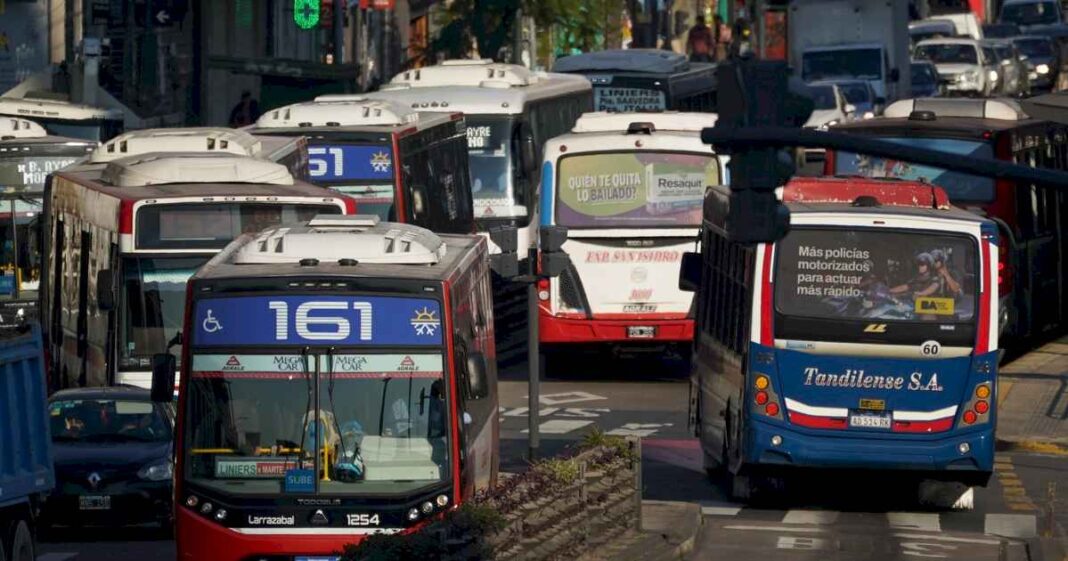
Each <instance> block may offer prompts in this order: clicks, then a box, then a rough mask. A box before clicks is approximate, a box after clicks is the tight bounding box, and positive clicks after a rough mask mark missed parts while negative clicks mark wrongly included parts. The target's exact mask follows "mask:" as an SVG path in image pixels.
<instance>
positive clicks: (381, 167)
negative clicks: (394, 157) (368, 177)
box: [371, 152, 393, 173]
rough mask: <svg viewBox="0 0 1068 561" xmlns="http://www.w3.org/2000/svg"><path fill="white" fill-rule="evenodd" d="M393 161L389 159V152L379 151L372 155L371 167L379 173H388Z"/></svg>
mask: <svg viewBox="0 0 1068 561" xmlns="http://www.w3.org/2000/svg"><path fill="white" fill-rule="evenodd" d="M392 165H393V162H391V161H390V160H389V154H386V153H385V152H377V153H375V155H373V156H371V167H372V168H373V169H374V170H375V171H376V172H378V173H386V172H388V171H389V168H390V166H392Z"/></svg>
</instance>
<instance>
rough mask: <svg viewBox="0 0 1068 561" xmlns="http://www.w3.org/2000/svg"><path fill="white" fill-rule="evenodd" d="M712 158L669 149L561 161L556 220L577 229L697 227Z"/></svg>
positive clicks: (714, 175)
mask: <svg viewBox="0 0 1068 561" xmlns="http://www.w3.org/2000/svg"><path fill="white" fill-rule="evenodd" d="M719 181H720V172H719V162H718V161H717V160H716V158H715V157H713V156H710V155H709V156H705V155H696V154H679V153H670V152H619V153H608V154H577V155H574V156H568V157H565V158H562V159H561V160H560V172H559V177H558V180H557V185H558V187H557V205H556V220H557V223H558V224H560V225H563V226H569V227H575V228H598V227H643V226H654V227H655V226H659V227H694V226H697V225H699V224H700V223H701V204H702V201H703V198H704V192H705V188H706V187H707V186H709V185H718V184H719Z"/></svg>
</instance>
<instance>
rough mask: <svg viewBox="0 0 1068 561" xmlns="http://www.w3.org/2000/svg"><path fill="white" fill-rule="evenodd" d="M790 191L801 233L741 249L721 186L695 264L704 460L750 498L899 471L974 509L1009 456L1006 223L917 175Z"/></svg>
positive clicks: (691, 263) (684, 277)
mask: <svg viewBox="0 0 1068 561" xmlns="http://www.w3.org/2000/svg"><path fill="white" fill-rule="evenodd" d="M782 197H783V200H784V202H785V203H787V205H788V207H789V209H790V212H791V217H790V231H789V232H788V233H787V235H786V236H785V237H784V238H783V239H781V240H780V241H778V242H776V243H774V244H757V245H756V246H743V245H741V244H736V243H732V242H731V241H729V240H728V238H727V237H726V232H725V229H724V223H725V219H726V216H727V210H728V205H729V189H728V188H727V187H712V188H710V189H709V191H708V193H707V194H706V197H705V206H704V211H703V220H702V227H701V232H700V235H699V239H700V247H701V250H700V253H689V254H687V255H686V256H685V257H684V260H683V266H682V273H681V277H680V286H682V287H684V288H687V289H691V290H694V291H695V292H696V326H695V335H694V355H693V367H692V387H691V397H690V421H691V424H692V426H693V427H694V429H695V432H696V433H697V435H698V436H699V437H700V439H701V445H702V449H703V453H704V464H705V468H706V469H707V470H709V471H710V472H714V471H717V470H725V471H726V472H727V473H728V474H729V475H730V478H729V479H730V481H731V494H732V495H733V496H734V497H735V498H736V499H739V500H747V499H751V498H753V496H754V495H755V494H761V493H767V492H769V491H770V490H771V489H778V488H781V485H780V484H781V483H783V482H784V481H787V478H788V477H789V475H790V474H791V472H795V471H797V470H798V469H805V468H815V469H820V470H834V469H842V470H884V471H894V472H898V474H899V475H902V474H905V475H911V476H915V480H916V482H917V487H918V489H919V494H920V499H921V501H922V502H925V503H928V504H930V505H932V506H942V507H948V508H957V509H970V508H972V506H973V505H972V502H973V492H972V487H973V486H977V485H978V486H985V485H986V483H987V481H988V480H989V478H990V475H991V472H992V470H993V461H994V425H995V421H996V417H997V412H996V410H995V403H996V399H995V397H996V393H997V364H998V358H999V352H998V329H997V317H998V315H997V310H998V305H997V302H998V298H997V289H998V286H997V282H996V280H995V279H996V278H997V263H998V259H997V252H998V243H997V242H998V239H997V227H996V225H995V224H994V222H992V221H990V220H987V219H984V218H981V217H979V216H977V215H975V214H973V213H970V212H966V211H964V210H960V209H956V208H952V207H951V206H950V205H949V203H948V198H947V197H946V195H945V193H944V192H943V191H942V190H941V189H940V188H938V187H933V186H931V185H929V184H923V183H918V182H906V181H894V180H878V179H862V178H805V179H795V180H794V181H792V182H791V183H790V184H788V185H787V186H786V187H785V189H784V190H783V195H782Z"/></svg>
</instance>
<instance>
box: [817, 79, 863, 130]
mask: <svg viewBox="0 0 1068 561" xmlns="http://www.w3.org/2000/svg"><path fill="white" fill-rule="evenodd" d="M807 93H808V96H809V97H811V98H812V104H813V109H812V115H811V116H809V118H808V121H807V122H806V123H805V127H808V128H813V129H819V130H826V129H827V128H829V127H833V126H834V125H837V124H840V123H845V122H848V121H852V120H853V119H854V117H855V116H856V113H857V108H856V107H854V106H853V104H851V103H849V102H848V101H846V98H845V95H843V94H842V90H841V88H839V87H838V85H837V84H831V83H812V84H809V85H808V88H807Z"/></svg>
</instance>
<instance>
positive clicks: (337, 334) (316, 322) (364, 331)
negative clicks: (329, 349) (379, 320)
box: [267, 300, 373, 341]
mask: <svg viewBox="0 0 1068 561" xmlns="http://www.w3.org/2000/svg"><path fill="white" fill-rule="evenodd" d="M267 307H269V308H270V309H271V310H273V311H274V338H275V340H277V341H288V340H289V325H290V313H289V303H288V302H283V301H281V300H272V301H271V302H270V303H268V305H267ZM349 310H355V311H356V312H357V313H358V315H359V321H358V322H355V325H356V329H357V330H358V333H359V338H360V340H361V341H370V340H371V327H372V325H373V319H372V310H371V303H370V302H304V303H302V304H301V305H299V306H297V309H296V310H295V312H294V313H293V324H294V326H295V327H296V331H297V337H299V338H301V339H306V340H308V341H344V340H346V339H348V338H349V335H350V334H351V333H352V326H353V322H352V321H351V320H350V318H349V317H348V316H347V315H340V314H339V315H323V314H316V315H314V316H313V315H311V314H312V312H323V311H333V312H342V313H344V312H348V311H349ZM312 326H316V327H318V329H316V330H315V331H312V329H311V327H312Z"/></svg>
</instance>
